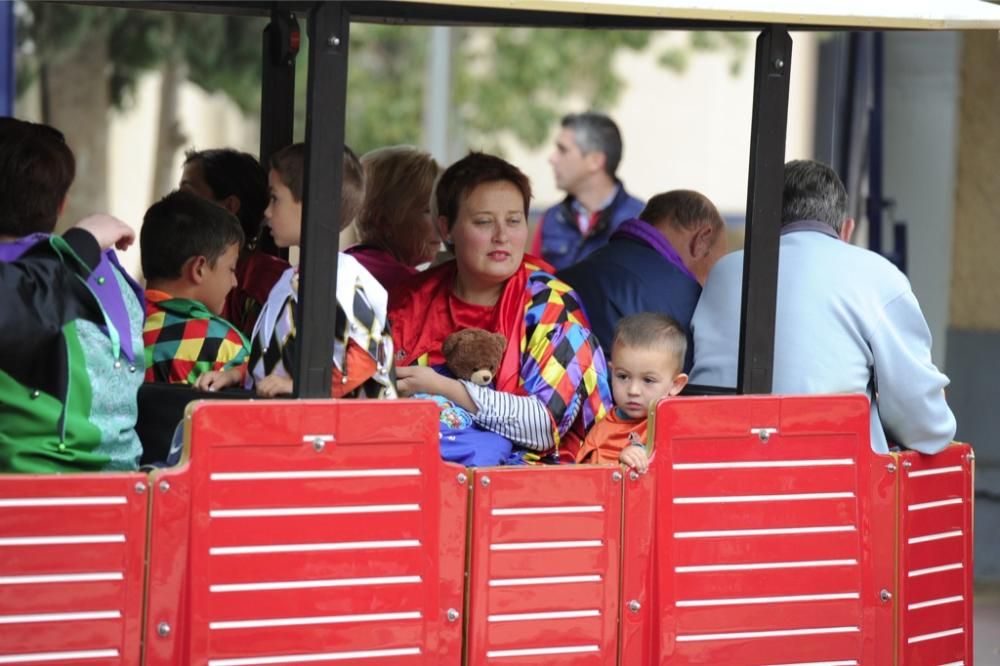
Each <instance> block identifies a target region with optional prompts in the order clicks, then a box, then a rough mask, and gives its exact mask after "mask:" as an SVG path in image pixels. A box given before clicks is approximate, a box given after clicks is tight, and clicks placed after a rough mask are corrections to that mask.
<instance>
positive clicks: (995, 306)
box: [949, 31, 1000, 331]
mask: <svg viewBox="0 0 1000 666" xmlns="http://www.w3.org/2000/svg"><path fill="white" fill-rule="evenodd" d="M961 77H962V95H961V99H960V102H959V128H960V129H959V141H958V176H957V179H956V180H957V187H956V194H955V234H954V250H953V261H952V266H953V272H952V279H951V299H950V301H951V307H950V312H949V315H950V316H949V321H950V324H951V327H952V328H956V329H963V330H967V331H1000V259H998V248H1000V169H998V166H997V163H998V161H1000V122H998V119H1000V42H998V41H997V35H996V33H995V32H986V31H984V32H970V33H967V34H966V35H965V37H964V42H963V48H962V71H961Z"/></svg>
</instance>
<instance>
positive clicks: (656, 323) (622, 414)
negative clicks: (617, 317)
mask: <svg viewBox="0 0 1000 666" xmlns="http://www.w3.org/2000/svg"><path fill="white" fill-rule="evenodd" d="M686 352H687V338H686V337H685V335H684V331H683V330H681V327H680V325H679V324H678V323H677V322H675V321H674V320H673V319H671V318H670V317H668V316H666V315H663V314H659V313H656V312H643V313H640V314H636V315H631V316H629V317H624V318H623V319H621V321H619V322H618V327H617V328H616V329H615V337H614V341H613V342H612V345H611V362H610V363H609V366H610V367H611V394H612V395H613V396H614V399H615V408H614V409H613V410H611V412H609V413H608V416H607V417H606V418H605V419H604V420H603V421H601V422H599V423H598V424H597V425H595V426H594V427H593V428H591V430H590V432H589V433H588V434H587V438H586V439H585V440H584V442H583V446H582V447H581V449H580V452H579V454H577V458H576V461H577V462H579V463H614V462H622V463H624V464H626V465H628V466H629V467H633V468H635V469H636V471H638V472H640V473H644V472H645V471H646V470H647V469H648V468H649V455H648V454H647V453H646V426H647V423H648V419H649V409H650V407H653V406H654V405H656V403H657V402H658V401H659V400H660V398H663V397H666V396H668V395H677V394H678V393H680V392H681V390H682V389H683V388H684V386H685V385H686V384H687V381H688V376H687V375H686V374H684V373H683V372H682V368H683V367H684V354H685V353H686Z"/></svg>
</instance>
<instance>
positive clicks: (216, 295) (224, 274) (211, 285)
mask: <svg viewBox="0 0 1000 666" xmlns="http://www.w3.org/2000/svg"><path fill="white" fill-rule="evenodd" d="M239 258H240V246H239V244H238V243H233V244H232V245H230V246H229V247H228V248H226V251H225V252H223V253H222V256H220V257H219V258H218V259H216V260H215V266H212V265H211V264H209V263H205V265H204V266H203V267H202V274H201V280H202V281H201V285H200V286H199V290H198V291H199V293H198V295H199V297H200V298H199V299H198V300H200V301H201V302H202V303H204V304H205V306H206V307H207V308H208V309H209V310H211V311H212V312H214V313H215V314H222V308H223V306H224V305H225V304H226V296H228V295H229V291H230V290H231V289H232V288H233V287H235V286H236V261H237V260H238V259H239Z"/></svg>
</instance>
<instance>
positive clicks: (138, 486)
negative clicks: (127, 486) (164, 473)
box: [135, 481, 146, 495]
mask: <svg viewBox="0 0 1000 666" xmlns="http://www.w3.org/2000/svg"><path fill="white" fill-rule="evenodd" d="M135 492H136V493H138V494H140V495H141V494H142V493H144V492H146V484H145V483H143V482H142V481H140V482H138V483H137V484H135Z"/></svg>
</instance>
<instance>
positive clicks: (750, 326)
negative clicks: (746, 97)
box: [736, 26, 792, 394]
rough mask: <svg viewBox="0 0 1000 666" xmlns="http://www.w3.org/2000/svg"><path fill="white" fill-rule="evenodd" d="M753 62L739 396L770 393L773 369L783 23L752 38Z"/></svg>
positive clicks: (785, 58) (788, 46)
mask: <svg viewBox="0 0 1000 666" xmlns="http://www.w3.org/2000/svg"><path fill="white" fill-rule="evenodd" d="M756 62H757V64H756V71H755V74H754V86H753V124H752V126H751V129H750V177H749V182H748V187H747V221H746V245H745V252H744V254H743V307H742V311H741V315H740V350H739V370H738V374H737V378H736V381H737V390H738V391H739V393H741V394H747V393H770V392H771V379H772V375H773V370H774V313H775V305H776V302H777V288H778V240H779V238H780V227H781V193H782V189H783V182H784V162H785V130H786V125H787V121H788V83H789V72H790V70H791V65H792V39H791V37H789V35H788V31H787V30H786V29H785V28H784V27H783V26H771V27H770V28H767V29H766V30H764V31H763V32H762V33H761V34H760V37H758V38H757V61H756Z"/></svg>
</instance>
